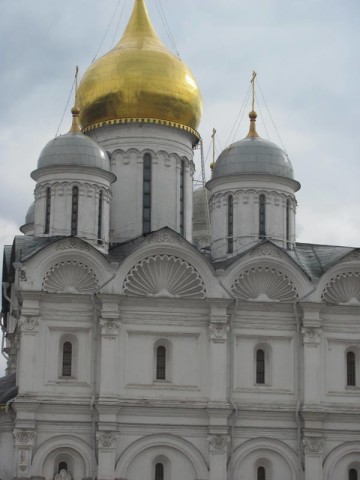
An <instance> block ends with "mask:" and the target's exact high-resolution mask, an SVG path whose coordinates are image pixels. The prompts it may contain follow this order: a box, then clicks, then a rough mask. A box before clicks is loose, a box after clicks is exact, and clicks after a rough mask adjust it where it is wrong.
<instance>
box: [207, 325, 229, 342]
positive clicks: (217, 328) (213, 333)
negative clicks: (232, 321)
mask: <svg viewBox="0 0 360 480" xmlns="http://www.w3.org/2000/svg"><path fill="white" fill-rule="evenodd" d="M229 332H230V326H229V325H227V324H223V323H210V324H209V338H210V340H212V341H213V342H215V343H223V342H226V340H227V338H228V334H229Z"/></svg>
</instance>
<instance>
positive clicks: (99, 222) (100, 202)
mask: <svg viewBox="0 0 360 480" xmlns="http://www.w3.org/2000/svg"><path fill="white" fill-rule="evenodd" d="M102 215H103V192H102V190H100V192H99V209H98V243H102Z"/></svg>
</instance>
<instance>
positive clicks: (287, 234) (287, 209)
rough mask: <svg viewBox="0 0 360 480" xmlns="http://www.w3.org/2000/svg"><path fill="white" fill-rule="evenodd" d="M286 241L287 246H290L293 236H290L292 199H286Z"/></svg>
mask: <svg viewBox="0 0 360 480" xmlns="http://www.w3.org/2000/svg"><path fill="white" fill-rule="evenodd" d="M286 242H287V247H288V248H289V247H290V244H291V238H290V200H289V199H287V201H286Z"/></svg>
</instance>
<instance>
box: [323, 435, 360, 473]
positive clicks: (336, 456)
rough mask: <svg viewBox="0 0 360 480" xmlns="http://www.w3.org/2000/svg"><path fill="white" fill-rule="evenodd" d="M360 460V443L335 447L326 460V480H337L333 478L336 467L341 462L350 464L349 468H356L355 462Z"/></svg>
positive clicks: (349, 443)
mask: <svg viewBox="0 0 360 480" xmlns="http://www.w3.org/2000/svg"><path fill="white" fill-rule="evenodd" d="M359 458H360V445H359V442H346V443H343V444H341V445H338V446H337V447H335V448H334V449H333V450H331V452H329V453H328V455H327V456H326V458H325V461H324V468H323V470H324V478H327V479H329V480H337V478H335V477H334V476H333V472H335V474H336V471H335V469H336V466H337V464H338V463H339V462H341V461H342V460H344V461H345V462H347V463H348V465H347V467H349V468H351V467H353V466H354V464H355V463H354V462H356V461H358V459H359Z"/></svg>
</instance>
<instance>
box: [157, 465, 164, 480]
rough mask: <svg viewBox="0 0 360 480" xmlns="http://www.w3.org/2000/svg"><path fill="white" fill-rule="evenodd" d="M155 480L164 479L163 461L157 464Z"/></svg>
mask: <svg viewBox="0 0 360 480" xmlns="http://www.w3.org/2000/svg"><path fill="white" fill-rule="evenodd" d="M155 480H164V465H163V464H162V463H157V464H156V465H155Z"/></svg>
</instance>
